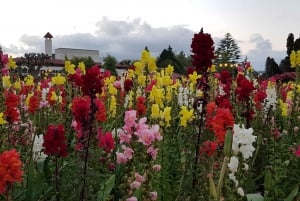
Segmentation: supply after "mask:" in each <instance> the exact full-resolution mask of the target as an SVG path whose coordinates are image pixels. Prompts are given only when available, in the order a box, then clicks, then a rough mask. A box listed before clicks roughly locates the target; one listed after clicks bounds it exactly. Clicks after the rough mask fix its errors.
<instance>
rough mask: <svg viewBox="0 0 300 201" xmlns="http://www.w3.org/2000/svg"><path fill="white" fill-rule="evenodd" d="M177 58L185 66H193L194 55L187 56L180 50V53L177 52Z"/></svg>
mask: <svg viewBox="0 0 300 201" xmlns="http://www.w3.org/2000/svg"><path fill="white" fill-rule="evenodd" d="M175 58H176V59H177V61H178V62H179V63H180V65H181V66H182V67H183V68H186V67H189V66H192V57H191V56H186V55H185V53H184V52H183V51H180V52H179V53H178V54H176V55H175Z"/></svg>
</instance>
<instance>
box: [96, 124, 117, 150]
mask: <svg viewBox="0 0 300 201" xmlns="http://www.w3.org/2000/svg"><path fill="white" fill-rule="evenodd" d="M97 138H98V146H99V147H101V148H103V149H104V150H105V152H106V153H110V152H112V150H113V149H114V148H115V140H114V138H113V136H112V133H111V132H106V133H103V132H102V130H101V129H99V130H98V136H97Z"/></svg>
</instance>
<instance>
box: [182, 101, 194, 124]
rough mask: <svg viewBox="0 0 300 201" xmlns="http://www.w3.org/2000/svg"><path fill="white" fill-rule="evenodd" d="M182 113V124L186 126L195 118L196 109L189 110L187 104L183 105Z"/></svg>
mask: <svg viewBox="0 0 300 201" xmlns="http://www.w3.org/2000/svg"><path fill="white" fill-rule="evenodd" d="M179 114H180V126H183V127H186V126H187V122H188V121H190V120H192V119H193V118H194V109H190V110H188V109H187V107H186V106H181V111H180V112H179Z"/></svg>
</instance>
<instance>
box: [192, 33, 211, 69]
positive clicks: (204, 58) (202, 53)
mask: <svg viewBox="0 0 300 201" xmlns="http://www.w3.org/2000/svg"><path fill="white" fill-rule="evenodd" d="M191 48H192V53H193V54H192V55H191V56H192V58H193V65H194V66H195V67H196V70H197V72H198V73H206V72H207V69H208V68H209V67H210V66H211V65H212V59H213V58H214V41H213V40H212V38H211V36H210V34H207V33H203V29H201V31H200V32H199V33H198V34H194V38H193V39H192V44H191Z"/></svg>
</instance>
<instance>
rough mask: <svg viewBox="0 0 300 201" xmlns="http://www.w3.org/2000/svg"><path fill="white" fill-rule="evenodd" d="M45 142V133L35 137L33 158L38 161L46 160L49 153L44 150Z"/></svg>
mask: <svg viewBox="0 0 300 201" xmlns="http://www.w3.org/2000/svg"><path fill="white" fill-rule="evenodd" d="M43 143H44V138H43V135H36V136H35V137H34V142H33V149H32V153H33V160H35V161H38V160H45V159H46V157H47V155H46V154H45V153H44V152H43V148H44V147H43Z"/></svg>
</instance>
